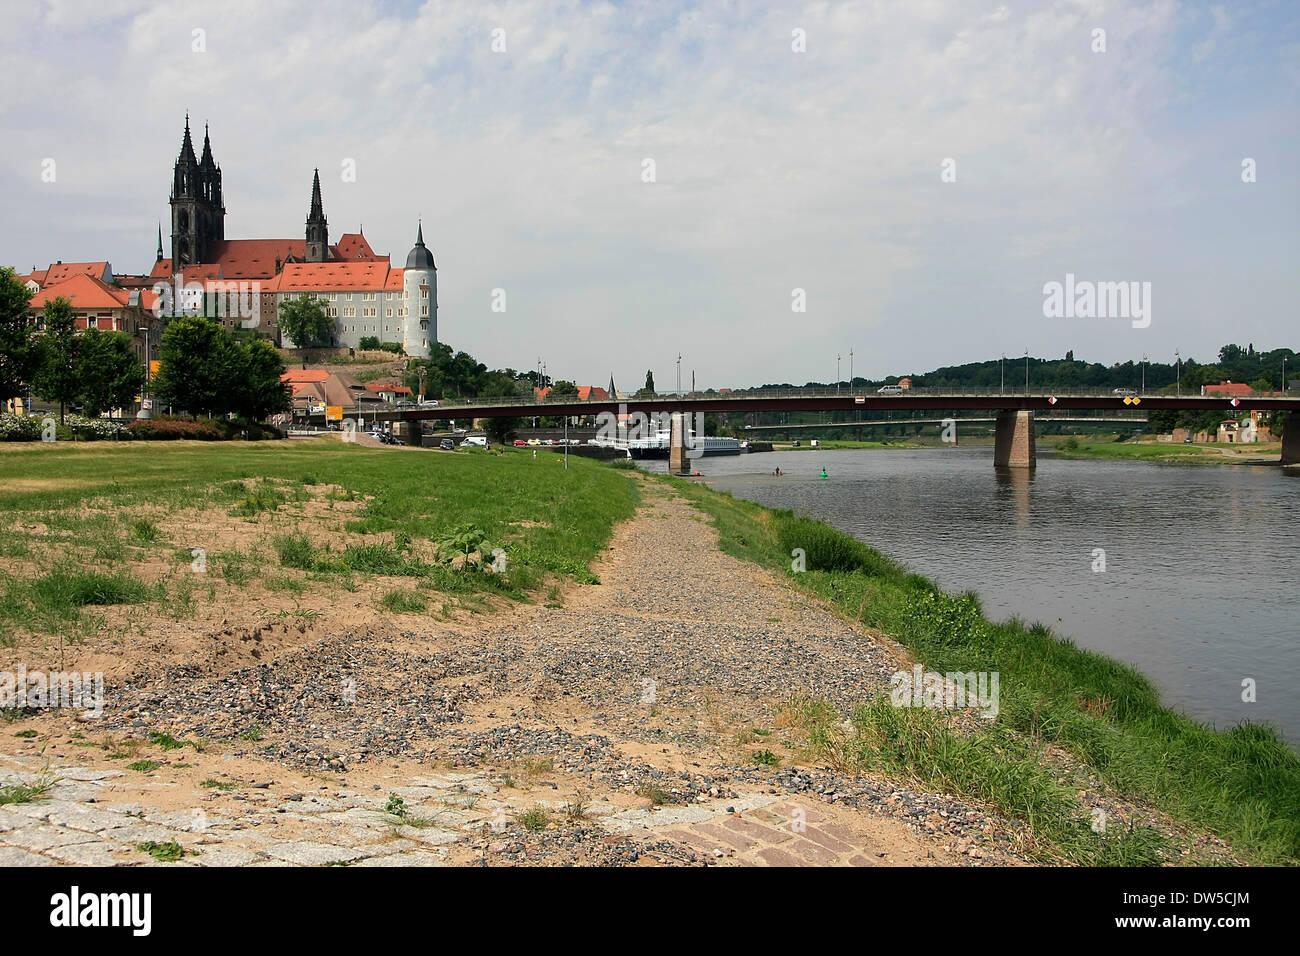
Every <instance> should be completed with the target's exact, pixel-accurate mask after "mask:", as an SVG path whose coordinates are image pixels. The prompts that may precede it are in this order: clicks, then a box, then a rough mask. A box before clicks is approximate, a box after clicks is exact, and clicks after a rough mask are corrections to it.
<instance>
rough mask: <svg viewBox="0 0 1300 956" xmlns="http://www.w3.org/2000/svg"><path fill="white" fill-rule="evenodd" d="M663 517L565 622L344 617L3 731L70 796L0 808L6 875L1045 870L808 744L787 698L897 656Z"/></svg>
mask: <svg viewBox="0 0 1300 956" xmlns="http://www.w3.org/2000/svg"><path fill="white" fill-rule="evenodd" d="M645 499H646V503H645V506H644V507H643V508H642V509H641V511H640V512H639V513H638V515H637V517H636V518H635V519H634V520H632V521H630V522H627V523H626V524H624V525H622V526H620V527H619V528H618V529H617V531H616V533H615V535H614V538H613V540H612V542H611V547H610V550H609V551H608V552H607V553H606V554H605V555H604V556H603V558H602V559H601V560H600V561H599V562H597V564H596V565H595V566H594V569H595V570H596V572H597V573H598V574H599V575H600V578H601V582H602V583H601V584H600V585H597V586H588V587H574V588H572V589H570V592H569V593H568V594H566V595H565V596H564V602H563V607H540V606H531V607H530V606H519V607H514V608H512V609H511V610H509V611H507V612H504V613H500V614H495V615H491V616H484V617H482V618H479V619H477V620H475V621H474V622H473V623H472V624H471V625H469V626H466V625H464V624H457V625H439V624H436V623H433V622H430V621H429V619H428V617H427V616H420V615H398V616H394V617H393V618H391V622H389V621H385V622H380V623H379V624H366V625H363V626H357V625H346V624H345V625H341V626H334V625H332V622H330V621H329V620H328V619H325V620H323V621H322V622H320V624H321V626H319V627H317V628H316V634H319V633H321V632H322V631H323V632H324V635H325V636H324V637H323V638H320V639H319V640H312V641H311V643H309V644H308V645H307V646H301V647H286V648H281V649H279V650H278V651H277V653H276V656H274V658H273V659H270V657H269V656H268V659H267V660H265V661H263V662H259V663H257V664H256V665H254V666H247V667H242V668H238V669H234V670H229V671H227V672H225V673H215V674H214V673H211V672H208V671H205V669H204V666H203V665H202V664H201V663H198V662H196V663H193V664H188V665H184V666H180V667H171V668H168V669H166V670H165V671H162V672H156V673H154V674H152V675H150V676H147V677H144V678H135V679H132V680H131V681H130V682H128V683H127V684H125V685H124V686H121V687H117V688H110V689H109V692H108V695H107V697H108V706H107V709H106V710H105V713H104V715H103V716H102V717H101V718H99V719H98V720H85V721H78V720H76V719H74V718H72V717H68V716H47V715H42V716H36V717H32V718H28V719H25V720H22V721H17V722H14V723H11V724H8V725H5V726H4V729H3V731H0V733H2V734H3V736H0V782H3V783H4V784H12V783H15V782H21V781H33V780H37V779H39V777H40V774H41V773H42V771H43V770H48V772H49V774H51V775H52V776H53V777H55V778H57V780H58V782H57V783H55V784H54V786H53V788H52V792H51V797H50V798H49V799H44V800H37V801H33V802H29V803H18V804H11V805H8V806H3V807H0V865H48V864H52V863H59V862H63V863H131V864H139V863H142V862H143V863H149V862H152V859H151V857H150V856H149V855H148V852H147V851H146V850H142V849H141V848H140V845H141V844H144V845H146V846H148V845H149V844H169V843H170V841H176V843H177V844H179V847H180V848H182V849H183V850H184V851H185V854H186V855H185V856H184V857H183V858H182V859H181V860H180V861H179V862H178V863H173V864H170V865H187V864H188V865H240V866H243V865H248V866H256V865H294V864H299V865H313V864H314V865H321V864H346V865H363V866H378V865H417V864H420V865H433V864H444V863H445V864H467V863H480V864H488V865H496V864H509V863H530V864H556V863H568V862H578V863H595V864H629V863H637V864H641V865H648V864H655V863H659V864H684V865H692V864H694V865H698V864H722V865H735V864H755V865H814V864H818V865H822V864H833V865H890V864H908V865H917V864H921V865H936V864H947V865H952V864H964V865H983V864H990V863H994V864H997V863H1017V862H1021V861H1023V859H1024V857H1023V855H1022V848H1023V845H1024V840H1025V834H1024V832H1023V830H1022V829H1021V828H1020V827H1018V826H1016V825H1013V824H1009V823H1008V822H1007V821H1005V820H1002V819H1000V818H997V817H995V816H992V815H990V814H988V813H986V812H985V811H982V810H980V809H978V808H975V807H972V806H968V805H966V804H964V803H963V802H962V801H960V800H956V799H954V798H951V797H947V796H942V795H934V794H927V793H923V792H919V791H916V790H913V789H909V788H907V787H903V786H899V785H895V784H890V783H885V782H882V781H879V780H873V779H869V778H863V777H856V776H850V775H842V774H837V773H834V772H832V771H830V770H828V769H826V768H825V767H819V766H817V765H816V764H815V763H807V762H805V761H804V760H803V759H802V758H801V757H800V755H799V754H798V753H797V752H793V751H791V750H790V749H788V748H786V747H785V746H784V742H785V739H786V737H787V736H788V734H787V732H786V731H785V730H784V729H783V727H782V726H781V716H780V715H781V709H782V705H783V704H784V702H785V701H787V700H788V699H789V697H790V696H791V695H792V694H795V693H799V692H804V693H807V694H810V695H813V696H816V697H821V698H827V699H829V700H831V701H833V702H835V703H836V704H837V705H839V706H840V707H841V708H842V709H844V708H847V707H849V706H851V705H852V704H853V703H855V702H858V701H860V700H862V699H864V698H866V697H870V696H871V695H872V694H874V693H876V692H877V691H879V690H880V689H882V688H885V687H887V680H888V675H889V674H890V673H891V672H893V671H894V670H896V669H898V667H899V666H900V665H901V664H902V659H901V657H900V656H899V654H898V653H897V651H896V649H895V648H894V647H892V646H891V645H889V644H888V642H885V641H883V640H879V639H874V638H872V637H870V636H868V635H864V634H863V633H861V632H860V631H859V630H857V629H856V628H854V627H853V626H851V625H850V624H849V623H847V622H845V621H844V620H843V619H842V618H840V617H839V616H838V615H837V614H835V613H834V612H833V611H831V610H830V609H828V608H825V607H822V606H819V605H817V604H815V603H814V602H812V601H810V600H809V599H808V598H807V597H805V596H803V595H801V594H799V593H797V592H796V591H794V590H792V589H791V588H789V587H788V585H786V584H785V583H784V582H783V581H781V580H780V579H779V578H777V577H775V576H773V575H770V574H767V573H766V572H763V571H760V570H756V569H755V568H754V567H752V566H750V565H747V564H743V563H742V562H739V561H737V560H735V559H732V558H730V557H728V556H726V555H724V554H722V553H721V552H720V551H718V549H717V547H716V533H715V532H714V531H713V530H712V529H711V528H710V527H709V525H708V524H706V522H705V520H704V519H703V518H702V516H701V515H700V514H699V513H698V512H697V511H696V510H695V509H694V508H693V507H691V506H690V505H689V504H688V503H686V502H685V501H683V500H682V499H679V498H677V497H675V496H673V495H672V494H671V492H670V491H668V490H667V489H666V488H664V487H663V486H661V485H658V484H655V483H653V482H647V483H645ZM332 627H333V628H334V629H332ZM27 731H35V732H36V733H35V736H17V735H20V734H24V733H25V732H27ZM161 734H166V735H170V738H174V739H175V740H177V741H193V742H197V743H198V747H196V746H194V744H192V743H191V744H181V745H180V746H179V747H175V746H173V744H172V742H171V740H170V739H169V738H167V737H161V736H157V735H161ZM151 735H154V736H152V737H151ZM200 748H201V749H200ZM774 758H775V759H776V760H778V761H779V762H778V763H777V764H776V765H775V766H774V765H772V762H773V759H774ZM154 764H156V766H154ZM155 852H159V853H161V852H163V851H158V850H156V848H155Z"/></svg>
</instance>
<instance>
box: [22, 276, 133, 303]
mask: <svg viewBox="0 0 1300 956" xmlns="http://www.w3.org/2000/svg"><path fill="white" fill-rule="evenodd" d="M58 298H64V299H67V300H68V301H70V302H71V303H72V307H73V308H74V309H122V308H125V307H126V305H127V303H128V301H129V299H130V292H128V291H127V290H126V289H114V288H113V287H112V286H110V285H107V284H106V283H103V282H100V281H99V280H98V279H96V278H94V277H93V276H89V275H86V274H84V273H78V274H77V275H74V276H72V278H70V279H67V280H65V281H63V282H58V283H55V284H53V285H47V286H45V287H43V288H42V289H41V291H40V292H37V293H36V294H35V295H34V296H32V298H31V302H30V303H29V307H30V308H32V309H42V308H44V307H45V303H47V302H51V301H53V300H54V299H58ZM141 298H142V299H143V296H141Z"/></svg>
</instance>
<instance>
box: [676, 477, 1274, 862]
mask: <svg viewBox="0 0 1300 956" xmlns="http://www.w3.org/2000/svg"><path fill="white" fill-rule="evenodd" d="M661 480H666V481H671V482H673V484H674V486H675V487H677V488H678V490H679V491H680V492H681V493H682V494H684V495H686V496H688V497H689V498H690V499H691V500H693V501H694V502H695V503H696V504H697V505H698V506H699V507H700V508H701V509H702V510H704V511H705V512H706V513H707V514H709V515H711V516H712V518H713V521H714V524H715V525H716V527H717V528H718V530H719V533H720V536H721V546H722V548H723V549H724V550H725V551H727V552H728V553H730V554H733V555H735V556H736V557H740V558H743V559H745V560H749V561H753V562H755V563H757V564H761V565H763V566H765V567H769V568H772V569H774V570H778V571H782V572H784V573H785V574H786V575H787V576H788V577H789V579H790V580H791V582H792V583H795V584H796V585H797V586H800V587H802V588H805V589H807V590H808V591H809V592H811V593H813V594H815V595H817V596H819V597H821V598H823V599H825V600H827V601H829V602H831V603H832V604H834V605H835V606H836V607H838V608H839V609H840V610H841V611H843V612H844V613H845V614H846V615H847V616H849V617H850V618H852V619H854V620H857V621H859V622H861V623H862V624H864V625H865V626H867V627H870V628H875V629H878V630H879V631H882V632H884V633H885V634H888V635H890V636H891V637H893V638H894V639H896V640H898V641H900V642H901V643H902V644H903V645H904V646H906V647H907V648H908V649H909V650H910V651H912V652H913V654H915V656H916V657H917V659H918V660H920V661H921V662H923V664H924V666H925V667H926V668H927V669H929V670H934V671H938V672H941V673H947V672H951V671H962V672H971V671H974V672H980V671H986V672H993V671H996V672H998V673H999V674H1000V677H1001V692H1000V694H1001V706H1000V710H999V713H998V715H997V719H996V720H994V721H992V722H987V723H986V722H983V721H981V722H980V723H981V724H982V726H978V727H975V728H973V729H972V728H971V727H969V726H964V725H961V724H960V723H954V722H953V719H950V718H949V717H947V716H945V712H942V711H934V710H925V709H921V708H915V709H913V708H898V707H893V706H890V703H889V701H888V699H887V698H884V699H877V700H872V701H863V702H862V706H861V707H859V708H858V710H857V712H856V713H855V714H854V715H853V720H852V727H851V729H850V730H847V731H846V730H844V729H843V728H841V726H840V725H839V716H838V715H837V714H836V713H835V710H834V708H833V707H830V706H829V705H827V704H826V703H825V702H823V701H816V700H793V701H791V702H790V703H789V705H788V707H787V716H786V720H787V722H788V723H789V724H790V725H791V726H796V727H799V728H801V729H802V730H803V731H804V732H805V733H806V734H807V737H808V740H809V741H810V744H811V746H812V747H813V748H814V750H815V751H817V752H819V753H820V754H821V755H822V756H823V757H824V758H825V759H827V760H829V761H830V762H832V763H833V764H838V765H841V766H844V767H847V768H850V769H859V770H878V771H884V772H888V773H892V774H896V775H899V776H901V777H905V778H910V779H919V780H922V781H924V782H926V783H928V784H930V785H932V786H934V787H936V788H937V789H944V790H948V791H949V792H956V793H959V794H964V795H966V796H969V797H971V798H974V799H978V800H980V801H982V802H985V803H988V804H990V805H993V806H995V807H997V808H999V809H1000V810H1002V811H1003V812H1004V813H1007V814H1008V815H1010V816H1013V817H1017V818H1019V819H1022V820H1024V821H1026V822H1027V823H1028V824H1029V825H1030V826H1031V827H1032V828H1033V830H1034V832H1035V834H1036V835H1037V836H1039V837H1040V838H1042V839H1043V840H1045V841H1046V843H1047V844H1048V845H1049V846H1050V847H1052V848H1053V851H1054V852H1056V853H1059V854H1060V855H1062V856H1063V857H1064V858H1066V859H1069V860H1072V861H1074V862H1078V863H1086V864H1150V863H1153V862H1154V861H1155V859H1156V857H1155V854H1154V852H1153V851H1154V849H1155V846H1156V842H1155V841H1156V839H1157V837H1156V835H1155V834H1154V833H1153V832H1151V831H1147V830H1143V829H1141V828H1136V829H1133V830H1127V831H1126V830H1125V829H1124V828H1123V827H1122V825H1119V824H1114V823H1112V826H1111V827H1110V829H1109V830H1108V831H1107V832H1106V833H1104V834H1099V833H1096V832H1094V831H1093V828H1092V822H1093V821H1092V820H1091V819H1090V816H1089V813H1088V812H1087V806H1086V804H1085V803H1084V802H1082V801H1081V796H1080V794H1081V790H1086V789H1087V783H1086V781H1085V782H1083V783H1080V782H1078V781H1072V782H1067V780H1066V775H1065V774H1064V773H1063V772H1062V770H1061V764H1060V761H1059V760H1058V759H1056V758H1055V757H1054V756H1053V749H1054V748H1063V749H1064V750H1065V751H1067V752H1068V753H1069V754H1070V755H1072V757H1073V759H1074V760H1076V761H1079V762H1081V763H1082V765H1083V766H1084V767H1085V768H1086V770H1087V771H1088V775H1089V776H1093V777H1095V778H1096V779H1097V780H1099V781H1101V782H1102V783H1103V784H1104V785H1105V786H1106V787H1108V788H1110V789H1112V790H1113V791H1116V792H1118V793H1120V794H1122V795H1124V796H1126V797H1129V798H1131V799H1133V800H1135V801H1141V802H1142V803H1145V804H1147V805H1150V806H1154V807H1157V808H1159V809H1161V810H1163V811H1165V812H1166V813H1168V814H1169V815H1170V816H1171V817H1173V818H1174V819H1175V820H1178V821H1182V822H1184V823H1186V824H1188V825H1190V826H1193V827H1196V828H1203V829H1205V830H1209V831H1211V832H1214V833H1216V834H1218V835H1219V836H1221V837H1222V838H1223V839H1225V840H1226V841H1228V842H1229V843H1230V844H1231V845H1232V847H1233V849H1234V850H1235V851H1236V852H1237V853H1238V854H1239V855H1240V856H1242V857H1243V858H1245V859H1247V860H1250V861H1252V862H1255V863H1263V864H1292V865H1293V864H1296V863H1297V862H1300V756H1298V755H1297V754H1296V753H1295V751H1294V750H1292V749H1291V748H1290V747H1288V746H1287V744H1286V743H1285V742H1284V741H1283V740H1282V739H1281V738H1280V737H1279V736H1278V735H1277V734H1276V733H1275V732H1274V731H1273V730H1272V729H1270V728H1268V727H1265V726H1259V725H1243V726H1241V727H1238V728H1235V729H1232V730H1229V731H1223V732H1216V731H1213V730H1210V729H1207V728H1205V727H1203V726H1202V725H1200V724H1197V723H1196V722H1194V721H1192V720H1189V719H1188V718H1186V717H1183V716H1181V715H1179V714H1177V713H1175V712H1174V711H1172V710H1170V709H1169V708H1167V707H1165V706H1164V705H1163V704H1161V702H1160V699H1159V696H1158V694H1157V692H1156V690H1155V688H1154V687H1153V686H1152V684H1151V682H1150V681H1148V680H1147V679H1146V678H1145V677H1143V676H1142V675H1141V674H1139V673H1137V672H1136V671H1134V670H1133V669H1131V668H1129V667H1127V666H1125V665H1123V664H1120V663H1119V662H1117V661H1114V660H1111V659H1110V658H1107V657H1104V656H1102V655H1099V654H1095V653H1092V652H1090V651H1085V650H1081V649H1079V648H1078V647H1076V646H1075V645H1074V644H1073V643H1072V642H1070V641H1068V640H1064V639H1061V638H1058V637H1057V636H1056V635H1055V634H1053V633H1052V631H1051V630H1050V629H1049V628H1046V627H1043V626H1041V625H1036V624H1034V625H1031V624H1026V623H1024V622H1021V621H1016V620H1011V621H1005V622H1000V623H995V622H991V621H989V620H987V619H986V618H985V617H984V616H983V613H982V612H981V609H980V606H979V602H978V600H977V598H976V597H975V596H974V595H949V594H945V593H943V592H942V591H940V590H939V589H938V588H936V587H935V586H934V585H933V584H932V583H931V582H930V581H928V580H926V579H925V578H923V577H921V576H920V575H915V574H909V573H908V572H907V571H906V570H905V569H904V568H902V567H900V566H899V565H897V564H896V563H895V562H893V561H892V560H890V559H889V558H887V557H885V556H883V555H881V554H880V553H878V552H876V551H874V550H872V549H871V548H869V547H867V546H866V545H864V544H862V543H861V542H859V541H857V540H856V539H854V538H851V537H849V536H848V535H845V534H842V533H841V532H839V531H836V530H835V529H833V528H830V527H828V526H827V525H824V524H821V523H820V522H815V521H811V520H808V519H804V518H798V517H796V516H795V515H793V514H791V513H790V512H780V511H772V510H769V509H765V508H761V507H759V506H758V505H755V504H751V503H750V502H746V501H740V500H737V499H734V498H732V497H731V496H730V495H727V494H722V493H718V492H715V491H712V490H711V489H708V488H705V487H702V486H698V485H693V484H691V483H689V482H683V481H679V480H677V479H671V478H667V477H663V478H661ZM795 548H802V549H803V550H804V551H805V553H806V570H805V571H804V572H802V573H796V572H794V571H793V570H792V568H791V565H792V562H791V552H792V551H793V550H794V549H795Z"/></svg>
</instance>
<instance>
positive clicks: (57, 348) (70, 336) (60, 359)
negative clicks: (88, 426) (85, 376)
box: [32, 296, 81, 425]
mask: <svg viewBox="0 0 1300 956" xmlns="http://www.w3.org/2000/svg"><path fill="white" fill-rule="evenodd" d="M41 321H42V323H43V324H44V326H45V328H44V331H43V333H42V334H41V336H40V364H39V365H38V366H37V369H36V374H35V376H34V377H33V379H32V391H34V392H35V393H36V394H37V396H39V397H40V398H41V399H43V400H44V401H47V402H58V403H59V424H60V425H62V424H63V419H64V414H65V413H66V411H67V406H68V405H69V404H71V403H73V402H75V401H76V400H77V397H78V396H79V395H80V394H81V376H80V371H81V369H80V367H79V366H80V362H79V353H80V350H81V342H80V341H79V337H78V335H77V317H76V313H74V312H73V311H72V303H71V302H69V301H68V300H67V299H65V298H63V297H62V296H59V297H57V298H54V299H51V300H50V301H49V302H46V303H45V308H44V309H43V310H42V311H41Z"/></svg>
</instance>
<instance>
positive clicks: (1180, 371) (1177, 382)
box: [1174, 349, 1183, 398]
mask: <svg viewBox="0 0 1300 956" xmlns="http://www.w3.org/2000/svg"><path fill="white" fill-rule="evenodd" d="M1174 359H1175V360H1176V361H1177V363H1178V377H1177V379H1176V380H1175V388H1177V390H1178V397H1179V398H1182V397H1183V357H1182V356H1181V355H1179V354H1178V349H1174Z"/></svg>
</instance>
